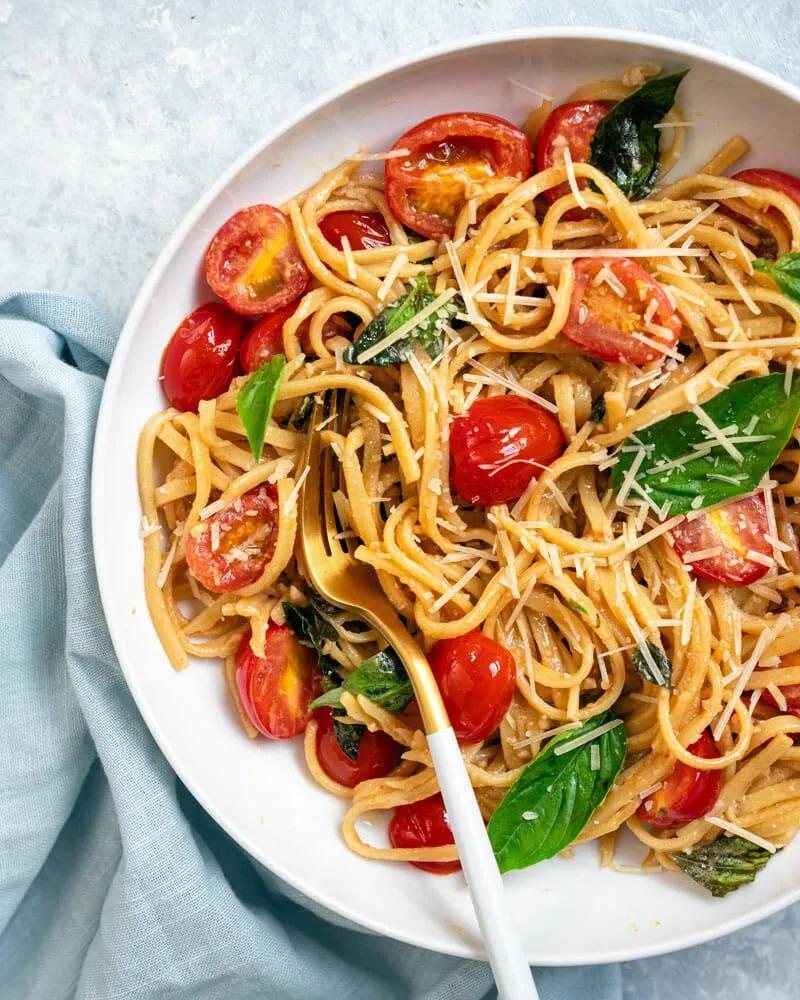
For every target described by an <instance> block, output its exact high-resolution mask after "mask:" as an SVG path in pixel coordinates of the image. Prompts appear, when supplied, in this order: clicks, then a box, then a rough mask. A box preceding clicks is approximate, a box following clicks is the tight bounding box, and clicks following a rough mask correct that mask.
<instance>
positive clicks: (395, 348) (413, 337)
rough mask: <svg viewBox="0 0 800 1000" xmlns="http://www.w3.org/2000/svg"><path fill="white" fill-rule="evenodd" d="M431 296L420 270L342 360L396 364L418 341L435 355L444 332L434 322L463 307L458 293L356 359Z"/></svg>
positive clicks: (411, 350)
mask: <svg viewBox="0 0 800 1000" xmlns="http://www.w3.org/2000/svg"><path fill="white" fill-rule="evenodd" d="M435 300H436V296H435V295H434V294H433V292H432V291H431V286H430V284H429V282H428V279H427V277H426V276H425V275H424V274H422V275H420V276H419V277H418V278H417V279H416V281H415V282H414V286H413V287H412V289H411V291H410V292H408V293H407V294H406V295H404V296H403V297H402V298H400V299H398V300H397V301H396V302H393V303H392V304H391V305H390V306H387V307H386V308H385V309H384V310H383V312H380V313H378V315H377V316H376V317H375V319H373V320H372V322H371V323H369V324H368V325H367V326H366V328H365V329H364V330H363V331H362V333H361V336H360V337H359V338H358V340H357V341H356V342H355V343H354V344H351V345H350V346H349V347H348V348H347V350H346V351H345V352H344V355H343V357H344V360H345V361H346V362H347V363H348V364H350V365H357V364H362V363H363V364H368V365H380V366H386V365H399V364H401V363H402V362H403V361H405V360H406V359H407V358H408V356H409V354H411V353H413V351H414V348H415V347H417V346H418V345H419V346H420V347H424V348H425V350H426V351H427V352H428V354H429V355H430V356H431V357H432V358H435V357H436V356H437V355H439V354H441V353H442V350H443V349H444V334H443V333H442V332H441V330H439V329H438V327H437V324H438V323H440V322H441V320H442V319H444V320H448V321H449V320H451V319H452V318H453V317H454V316H455V314H456V313H457V312H461V311H462V310H463V308H464V304H463V302H462V301H461V300H460V299H459V298H458V296H455V297H454V298H452V299H450V300H449V301H448V302H445V303H443V304H442V306H441V307H440V308H439V309H437V310H436V312H435V313H432V314H431V315H430V316H428V317H427V318H426V319H424V320H422V322H421V323H419V324H418V325H417V326H415V327H414V328H413V329H411V330H409V331H408V333H407V334H406V336H405V337H403V338H401V339H400V340H397V341H395V342H394V343H393V344H389V345H388V346H387V347H385V348H383V350H381V351H380V353H378V354H376V355H375V356H374V357H371V358H369V360H368V361H365V362H361V361H360V360H359V359H360V357H361V355H362V354H363V353H364V352H365V351H367V350H369V348H370V347H375V346H376V344H379V343H380V342H381V341H382V340H384V339H385V338H386V337H388V336H389V335H390V334H392V333H394V332H395V330H399V329H400V327H401V326H402V325H403V324H404V323H407V322H408V321H409V320H410V319H413V318H414V316H416V315H417V313H419V312H422V310H423V309H424V308H425V307H426V306H429V305H430V304H431V302H434V301H435Z"/></svg>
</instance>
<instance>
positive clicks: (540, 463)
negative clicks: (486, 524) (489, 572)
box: [450, 396, 564, 507]
mask: <svg viewBox="0 0 800 1000" xmlns="http://www.w3.org/2000/svg"><path fill="white" fill-rule="evenodd" d="M563 450H564V435H563V433H562V431H561V425H560V424H559V422H558V420H557V418H556V417H555V416H554V415H553V414H552V413H548V412H547V410H543V409H542V407H541V406H537V405H536V403H533V402H531V401H530V400H528V399H522V397H520V396H493V397H490V398H488V399H479V400H477V401H476V402H474V403H473V404H472V406H470V408H469V409H468V410H467V412H466V413H464V414H462V415H461V416H460V417H456V419H455V420H454V421H453V422H452V424H451V425H450V467H451V471H452V478H453V486H454V488H455V491H456V493H457V494H458V496H459V497H461V499H462V500H464V501H465V502H466V503H471V504H477V505H478V506H484V507H485V506H489V505H490V504H495V503H510V502H511V501H512V500H518V499H519V498H520V497H521V496H522V494H523V493H524V492H525V489H526V488H527V486H528V483H530V481H531V479H533V478H534V477H535V476H538V475H539V473H540V471H541V470H542V469H543V468H544V467H545V466H546V465H549V464H550V463H551V462H554V461H555V460H556V459H557V458H558V456H559V455H560V454H561V452H562V451H563Z"/></svg>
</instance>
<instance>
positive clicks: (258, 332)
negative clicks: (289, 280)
mask: <svg viewBox="0 0 800 1000" xmlns="http://www.w3.org/2000/svg"><path fill="white" fill-rule="evenodd" d="M296 308H297V307H296V306H295V304H294V303H293V302H292V303H290V304H289V305H288V306H283V307H282V308H281V309H277V310H276V311H275V312H274V313H270V314H269V315H268V316H264V317H263V318H262V319H260V320H259V321H258V322H257V323H254V324H253V326H251V327H250V329H249V330H248V331H247V333H246V334H245V338H244V340H243V341H242V346H241V348H240V349H239V360H240V361H241V362H242V368H243V369H244V370H245V372H248V373H249V372H254V371H256V370H257V369H259V368H260V367H261V366H262V365H265V364H266V363H267V362H268V361H269V359H270V358H272V357H274V356H275V355H276V354H283V324H284V323H285V322H286V320H287V319H289V317H290V316H293V315H294V311H295V309H296Z"/></svg>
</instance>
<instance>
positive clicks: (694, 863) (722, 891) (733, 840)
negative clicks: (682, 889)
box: [670, 837, 772, 898]
mask: <svg viewBox="0 0 800 1000" xmlns="http://www.w3.org/2000/svg"><path fill="white" fill-rule="evenodd" d="M670 857H671V858H672V860H673V861H674V862H675V864H676V865H677V866H678V868H680V870H681V871H682V872H684V873H685V874H686V875H688V876H689V878H693V879H694V880H695V882H697V883H698V885H702V887H703V888H704V889H708V891H709V892H710V893H711V895H712V896H716V897H718V898H719V897H720V896H727V895H728V893H729V892H733V891H734V890H735V889H738V888H739V887H740V886H743V885H747V884H748V883H749V882H752V881H753V879H754V878H755V877H756V875H758V873H759V872H760V871H761V869H762V868H763V867H764V866H765V865H766V863H767V862H768V861H769V859H770V858H771V857H772V855H771V854H770V852H769V851H768V850H766V848H764V847H759V846H758V844H753V843H751V841H749V840H745V839H744V837H717V839H716V840H715V841H713V843H711V844H704V845H703V846H701V847H695V848H693V850H692V853H691V854H684V853H682V852H679V853H677V854H670Z"/></svg>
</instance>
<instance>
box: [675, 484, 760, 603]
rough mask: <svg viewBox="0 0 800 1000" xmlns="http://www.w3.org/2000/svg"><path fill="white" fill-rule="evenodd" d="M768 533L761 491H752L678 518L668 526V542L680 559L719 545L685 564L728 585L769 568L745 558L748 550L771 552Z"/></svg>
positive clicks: (745, 581)
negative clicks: (713, 551)
mask: <svg viewBox="0 0 800 1000" xmlns="http://www.w3.org/2000/svg"><path fill="white" fill-rule="evenodd" d="M768 534H769V522H768V520H767V508H766V505H765V503H764V495H763V494H762V493H756V494H754V495H753V496H749V497H742V498H741V499H739V500H731V502H730V503H726V504H725V506H724V507H719V508H718V509H717V510H710V511H707V512H706V513H705V514H701V515H700V516H699V517H695V518H692V519H691V520H688V519H687V520H684V521H681V522H680V524H678V525H676V526H675V527H674V528H673V529H672V544H673V547H674V549H675V551H676V552H677V553H678V555H679V556H680V557H681V559H682V558H683V557H684V556H685V555H687V554H689V553H692V552H702V551H703V550H704V549H716V548H721V549H722V551H721V552H719V553H718V554H717V555H715V556H711V557H710V558H708V559H698V560H697V561H696V562H690V563H687V565H688V566H689V568H690V569H691V570H692V572H693V573H694V574H695V576H699V577H702V578H703V579H704V580H713V581H714V582H715V583H724V584H726V585H727V586H728V587H746V586H747V585H748V584H750V583H755V581H756V580H759V579H760V578H761V577H762V576H763V575H764V574H765V573H766V572H767V570H768V569H769V567H768V566H765V565H764V564H763V563H760V562H756V561H755V560H753V559H748V558H747V553H748V552H749V551H753V552H758V553H760V554H761V555H764V556H770V557H771V556H772V545H771V544H770V543H769V542H768V541H767V539H766V536H767V535H768Z"/></svg>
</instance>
